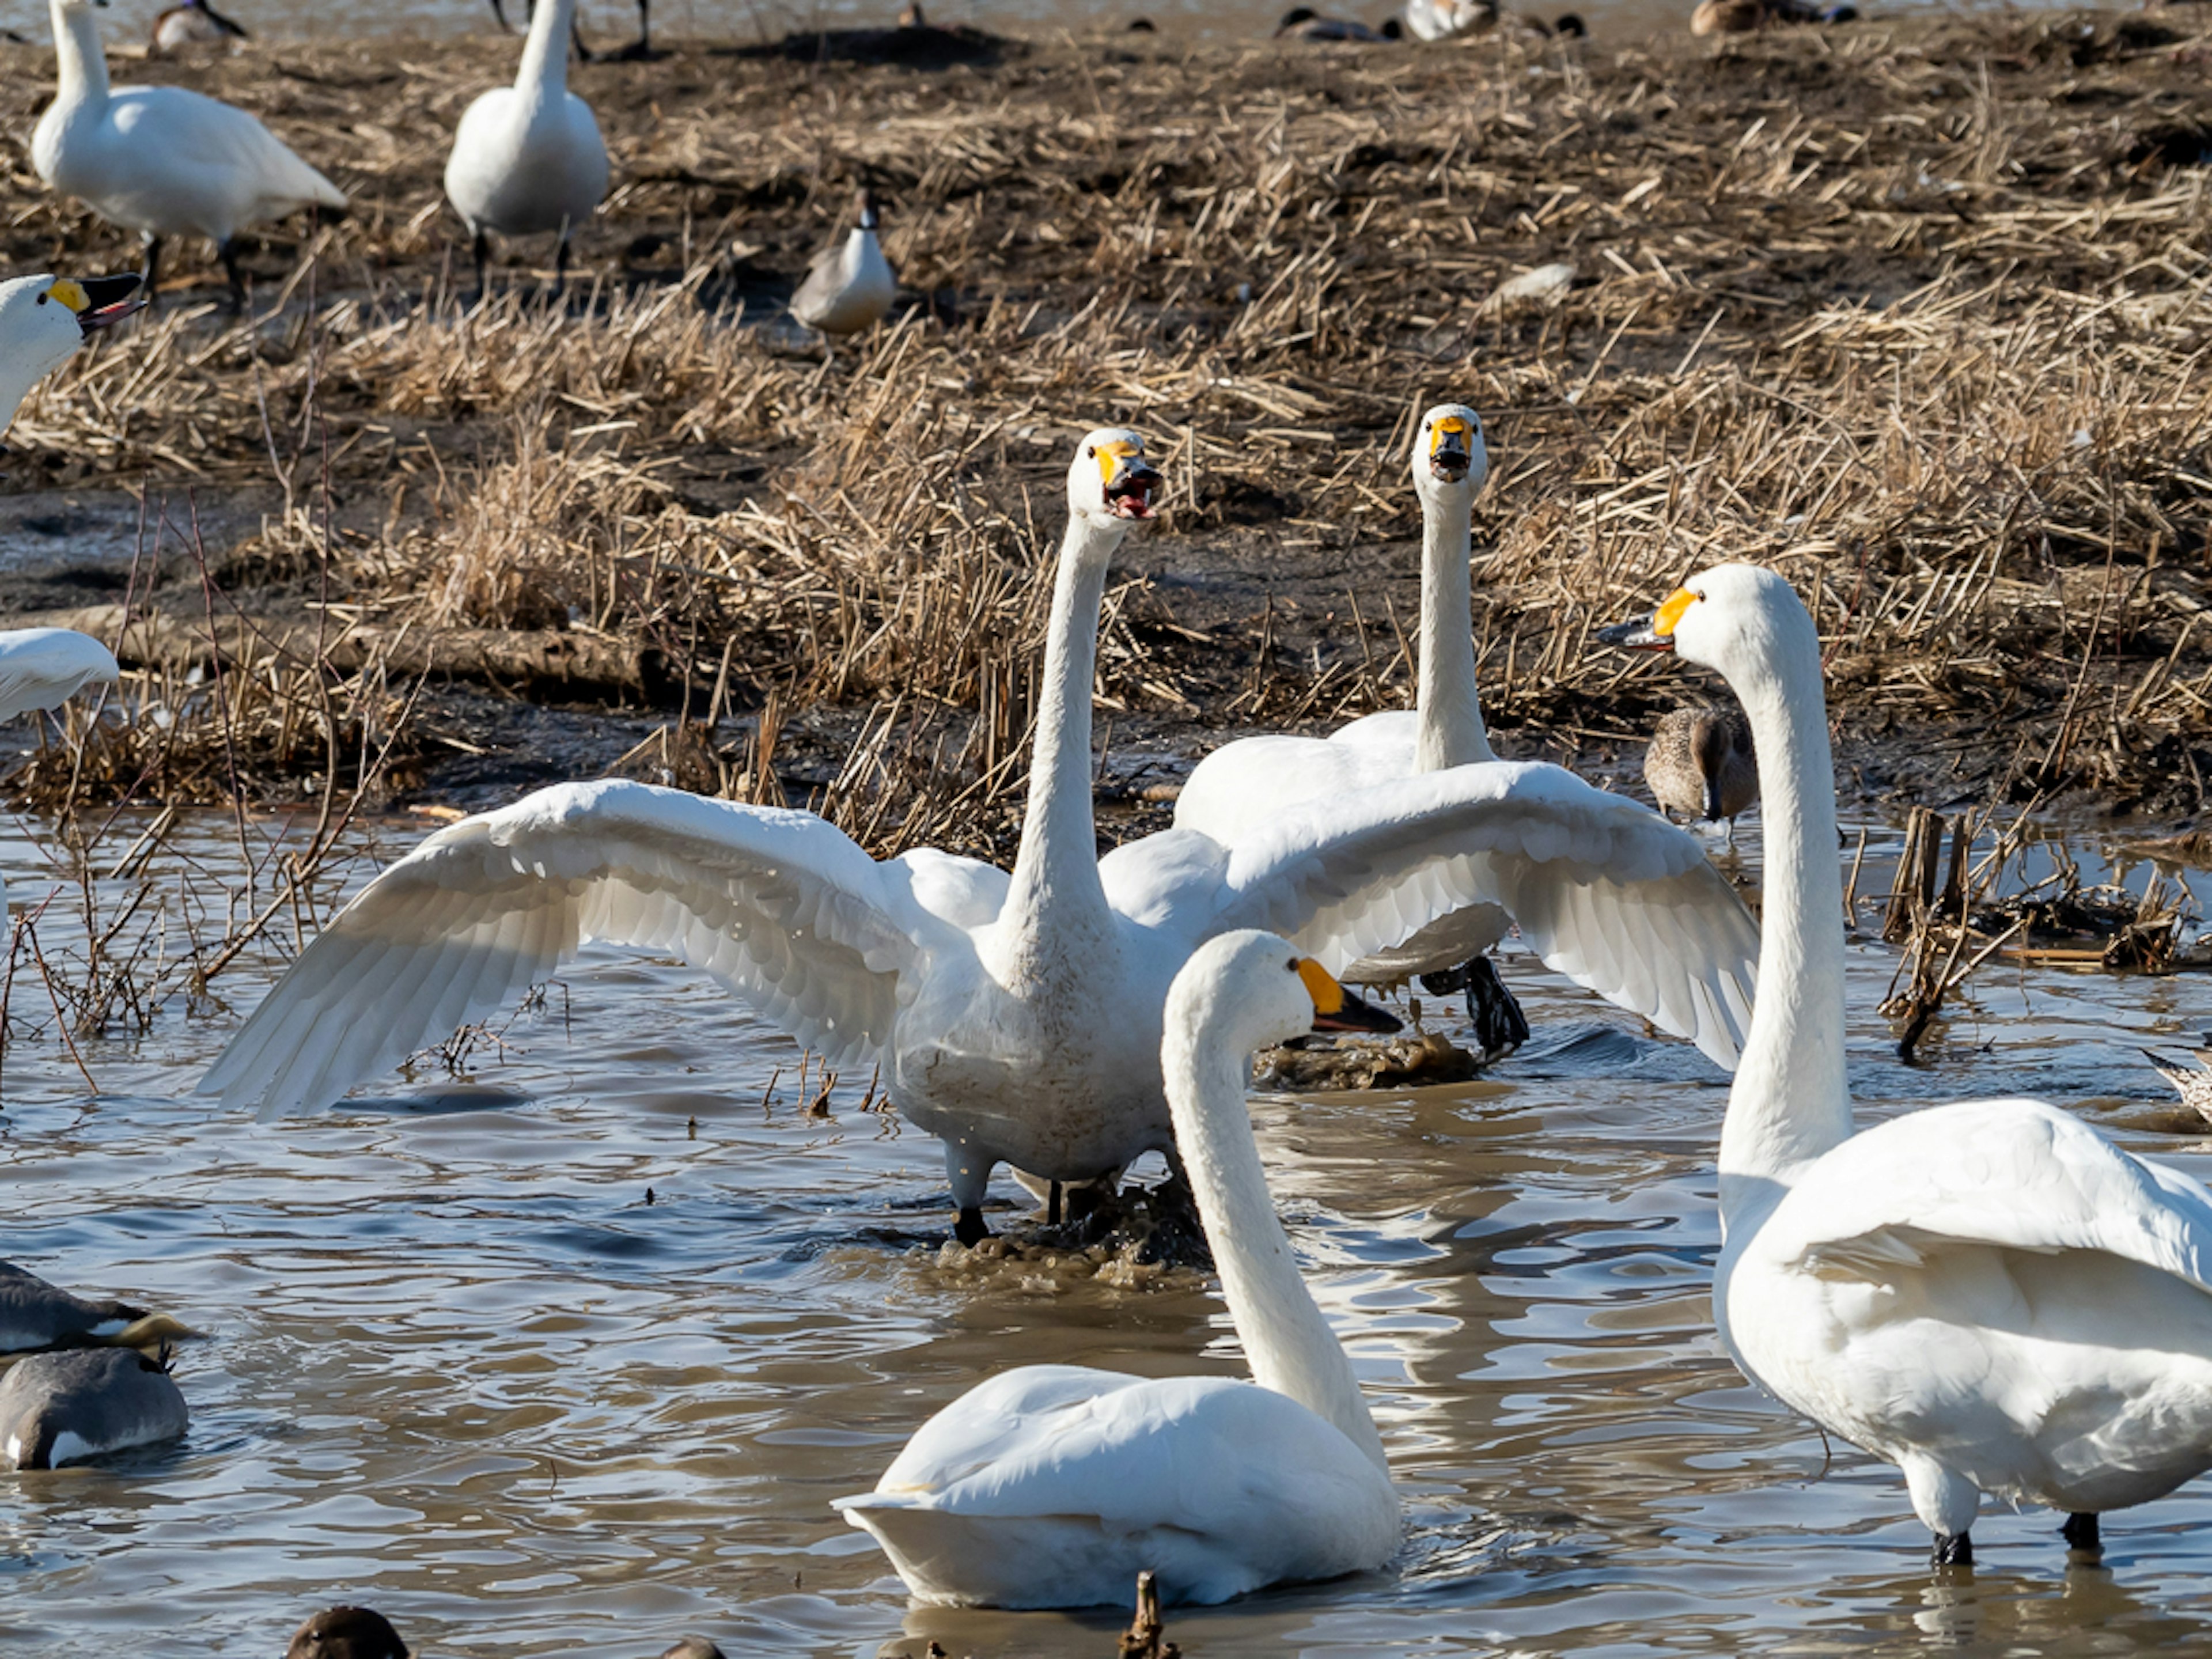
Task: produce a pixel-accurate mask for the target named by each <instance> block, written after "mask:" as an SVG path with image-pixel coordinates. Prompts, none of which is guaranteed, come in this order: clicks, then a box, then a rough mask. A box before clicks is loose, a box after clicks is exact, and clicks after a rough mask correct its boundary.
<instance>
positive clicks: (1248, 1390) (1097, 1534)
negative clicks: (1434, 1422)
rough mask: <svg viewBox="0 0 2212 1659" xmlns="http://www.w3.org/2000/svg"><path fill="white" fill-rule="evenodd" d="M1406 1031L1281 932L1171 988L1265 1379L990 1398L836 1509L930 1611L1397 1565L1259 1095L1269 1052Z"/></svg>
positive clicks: (1214, 1237) (1212, 1205)
mask: <svg viewBox="0 0 2212 1659" xmlns="http://www.w3.org/2000/svg"><path fill="white" fill-rule="evenodd" d="M1396 1024H1397V1022H1396V1021H1395V1020H1393V1019H1390V1018H1389V1017H1388V1016H1387V1015H1384V1016H1379V1017H1378V1016H1377V1015H1376V1011H1374V1010H1372V1009H1369V1008H1367V1007H1366V1006H1364V1004H1361V1003H1358V1002H1357V1001H1355V1000H1352V999H1349V998H1347V997H1346V995H1345V994H1344V993H1343V991H1342V990H1341V989H1340V987H1338V986H1337V984H1336V982H1335V981H1334V980H1332V979H1331V978H1330V977H1329V976H1328V973H1327V971H1326V970H1324V969H1322V966H1321V964H1320V963H1316V962H1315V961H1313V960H1311V959H1310V958H1301V957H1299V955H1298V953H1297V950H1296V949H1295V948H1294V947H1293V946H1292V945H1291V944H1290V943H1289V941H1288V940H1285V939H1278V938H1276V937H1274V936H1273V935H1272V934H1269V933H1257V932H1251V933H1244V932H1240V933H1227V934H1224V935H1223V936H1221V937H1220V938H1218V939H1211V940H1209V941H1208V942H1207V943H1206V944H1205V945H1200V947H1199V949H1198V950H1197V951H1195V952H1194V953H1193V955H1192V956H1191V958H1190V960H1189V961H1188V963H1185V964H1184V965H1183V968H1182V972H1180V973H1179V974H1177V975H1176V977H1175V982H1174V984H1173V985H1172V986H1170V987H1169V990H1168V996H1167V1010H1166V1028H1165V1037H1164V1044H1163V1051H1162V1056H1161V1060H1162V1066H1163V1070H1164V1073H1165V1077H1166V1081H1167V1097H1168V1107H1169V1109H1170V1111H1171V1112H1172V1113H1173V1114H1174V1116H1175V1127H1176V1144H1177V1145H1178V1146H1181V1147H1182V1156H1183V1160H1184V1163H1185V1164H1186V1165H1187V1166H1188V1170H1189V1172H1190V1182H1191V1188H1192V1191H1193V1192H1194V1194H1196V1196H1197V1199H1198V1208H1199V1214H1200V1217H1201V1218H1203V1220H1204V1221H1205V1224H1206V1239H1207V1241H1208V1242H1209V1243H1211V1244H1212V1247H1213V1259H1214V1261H1215V1262H1216V1264H1217V1265H1218V1267H1219V1268H1220V1272H1221V1293H1222V1297H1223V1298H1224V1299H1225V1301H1227V1303H1228V1304H1229V1314H1230V1317H1231V1320H1232V1321H1234V1322H1235V1323H1236V1326H1237V1340H1238V1341H1239V1342H1241V1343H1242V1344H1243V1348H1244V1353H1245V1357H1246V1359H1247V1361H1248V1363H1249V1364H1250V1366H1251V1368H1252V1376H1253V1380H1252V1381H1251V1382H1249V1383H1243V1382H1232V1381H1230V1380H1228V1379H1225V1378H1218V1377H1196V1376H1179V1377H1168V1378H1162V1379H1157V1380H1148V1379H1146V1378H1142V1377H1135V1376H1126V1375H1124V1374H1123V1373H1121V1372H1119V1371H1101V1370H1090V1369H1088V1368H1086V1367H1084V1366H1078V1365H1024V1366H1023V1367H1022V1368H1021V1369H1020V1370H1012V1371H1008V1372H1006V1373H1005V1374H1004V1375H1003V1376H995V1377H993V1378H992V1379H991V1380H990V1381H989V1382H987V1383H983V1384H981V1386H979V1387H977V1388H975V1389H969V1391H968V1392H967V1393H966V1394H964V1395H961V1397H960V1398H959V1399H957V1400H956V1401H953V1402H952V1403H951V1405H950V1406H947V1407H945V1409H944V1410H943V1411H941V1412H939V1413H937V1415H936V1416H934V1417H933V1418H931V1419H929V1421H928V1422H927V1423H926V1424H924V1425H922V1427H921V1431H920V1432H919V1433H917V1434H916V1435H915V1437H914V1438H913V1439H911V1440H909V1441H908V1442H907V1444H906V1449H905V1450H903V1451H902V1452H901V1453H900V1454H899V1455H898V1456H897V1458H896V1460H894V1461H893V1462H892V1464H891V1466H890V1468H888V1469H886V1470H884V1478H883V1480H881V1481H880V1482H878V1485H877V1486H876V1489H875V1491H874V1492H870V1493H868V1494H867V1495H866V1496H865V1497H861V1498H840V1499H838V1500H837V1504H836V1507H837V1508H838V1509H839V1510H842V1511H843V1512H844V1515H845V1518H846V1519H847V1520H848V1521H850V1522H852V1523H853V1524H854V1526H856V1527H863V1528H866V1529H867V1531H868V1532H869V1533H870V1534H872V1535H873V1536H874V1538H875V1540H876V1541H877V1542H878V1543H879V1544H881V1545H882V1546H883V1547H884V1553H885V1554H887V1555H889V1556H890V1559H891V1565H893V1566H895V1567H896V1568H897V1569H898V1574H899V1577H902V1578H903V1579H904V1580H905V1581H906V1587H907V1589H908V1590H909V1591H911V1592H912V1593H913V1595H914V1596H915V1600H917V1601H924V1602H932V1603H935V1604H938V1605H940V1606H944V1605H954V1606H971V1607H972V1606H985V1607H1091V1606H1095V1605H1097V1604H1098V1603H1100V1602H1104V1601H1118V1600H1120V1599H1121V1597H1122V1596H1124V1595H1127V1592H1128V1588H1129V1583H1130V1581H1131V1580H1132V1579H1133V1578H1134V1577H1136V1575H1137V1574H1138V1573H1139V1572H1140V1571H1146V1570H1150V1571H1152V1572H1154V1573H1156V1574H1157V1575H1158V1580H1159V1587H1160V1592H1161V1595H1162V1596H1163V1597H1164V1599H1165V1600H1167V1601H1199V1602H1206V1601H1227V1600H1228V1599H1229V1598H1230V1597H1231V1596H1232V1595H1243V1594H1244V1593H1245V1592H1246V1591H1248V1590H1255V1589H1261V1587H1262V1586H1264V1585H1267V1584H1276V1583H1285V1582H1290V1581H1294V1580H1298V1579H1314V1578H1334V1577H1337V1576H1338V1575H1340V1574H1341V1573H1347V1572H1358V1571H1362V1570H1363V1569H1365V1568H1370V1567H1377V1566H1380V1565H1383V1562H1385V1561H1387V1560H1389V1559H1390V1556H1391V1555H1392V1553H1394V1552H1395V1550H1396V1549H1397V1547H1398V1538H1399V1517H1398V1496H1397V1493H1396V1492H1395V1491H1394V1490H1393V1489H1392V1487H1391V1485H1390V1471H1389V1464H1388V1462H1385V1460H1384V1458H1383V1441H1382V1437H1380V1436H1379V1435H1377V1434H1376V1431H1375V1422H1374V1419H1372V1418H1371V1417H1370V1416H1369V1415H1368V1412H1367V1404H1366V1401H1364V1400H1363V1399H1362V1398H1361V1397H1360V1393H1359V1382H1358V1378H1357V1377H1356V1376H1353V1375H1352V1364H1351V1362H1350V1361H1349V1360H1348V1359H1346V1358H1345V1353H1344V1350H1343V1348H1342V1347H1341V1346H1339V1344H1338V1342H1337V1340H1336V1336H1335V1334H1334V1333H1333V1332H1332V1331H1331V1330H1330V1329H1329V1328H1328V1322H1327V1321H1326V1320H1325V1319H1323V1318H1322V1311H1321V1310H1320V1309H1319V1308H1318V1307H1316V1305H1315V1304H1314V1300H1313V1297H1312V1295H1311V1294H1310V1292H1309V1291H1307V1289H1306V1287H1305V1284H1304V1280H1303V1279H1300V1278H1299V1276H1298V1267H1297V1258H1296V1257H1295V1256H1294V1255H1292V1254H1291V1241H1290V1240H1289V1239H1288V1238H1287V1237H1285V1236H1284V1233H1283V1229H1282V1224H1281V1223H1280V1222H1279V1221H1278V1220H1277V1219H1276V1218H1275V1208H1274V1204H1273V1200H1271V1199H1270V1197H1269V1196H1268V1193H1267V1172H1266V1170H1264V1169H1262V1168H1261V1163H1260V1149H1259V1147H1258V1146H1257V1145H1256V1144H1255V1141H1254V1139H1253V1137H1252V1121H1251V1118H1250V1116H1249V1115H1248V1113H1247V1110H1246V1108H1245V1104H1244V1085H1245V1078H1246V1076H1247V1074H1248V1072H1249V1062H1250V1060H1251V1054H1252V1051H1253V1050H1254V1049H1255V1048H1263V1047H1272V1046H1273V1045H1274V1044H1276V1043H1279V1042H1285V1041H1286V1040H1288V1039H1289V1038H1291V1037H1293V1036H1299V1035H1301V1034H1302V1033H1304V1032H1306V1031H1309V1030H1314V1029H1316V1028H1317V1027H1328V1026H1336V1027H1339V1028H1349V1029H1357V1030H1389V1029H1391V1028H1394V1027H1395V1025H1396Z"/></svg>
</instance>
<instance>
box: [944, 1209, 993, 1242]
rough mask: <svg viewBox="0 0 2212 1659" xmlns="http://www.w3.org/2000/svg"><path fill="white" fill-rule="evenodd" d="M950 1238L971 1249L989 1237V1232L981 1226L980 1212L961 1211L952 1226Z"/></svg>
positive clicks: (978, 1210)
mask: <svg viewBox="0 0 2212 1659" xmlns="http://www.w3.org/2000/svg"><path fill="white" fill-rule="evenodd" d="M952 1236H953V1237H955V1238H957V1239H958V1240H959V1241H960V1242H961V1243H963V1244H965V1245H967V1246H968V1247H969V1249H974V1248H975V1246H976V1245H978V1244H981V1243H982V1242H983V1241H984V1240H985V1239H987V1238H988V1237H990V1236H991V1230H990V1229H989V1228H988V1227H986V1226H985V1225H983V1212H982V1211H981V1210H980V1209H976V1210H963V1211H961V1212H960V1214H959V1216H958V1217H957V1218H956V1219H955V1220H954V1222H953V1224H952Z"/></svg>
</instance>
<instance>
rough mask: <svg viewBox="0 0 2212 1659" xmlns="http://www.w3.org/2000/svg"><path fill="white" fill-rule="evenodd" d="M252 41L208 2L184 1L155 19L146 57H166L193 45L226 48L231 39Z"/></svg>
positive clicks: (242, 30)
mask: <svg viewBox="0 0 2212 1659" xmlns="http://www.w3.org/2000/svg"><path fill="white" fill-rule="evenodd" d="M250 39H252V36H250V35H248V34H247V33H246V31H245V30H244V29H243V28H241V27H240V26H239V25H238V24H236V23H234V22H233V21H231V20H230V19H229V18H228V17H225V16H224V15H222V13H221V12H219V11H217V10H216V9H215V8H214V7H213V6H211V5H210V4H208V0H183V3H182V4H181V5H175V6H171V7H170V8H169V9H167V11H164V12H162V13H161V15H159V16H157V17H156V18H155V20H154V35H153V40H152V44H151V45H149V46H148V47H147V56H148V57H149V58H167V57H171V56H173V55H174V54H175V53H177V52H187V51H190V50H191V48H192V47H194V46H227V45H228V44H229V42H231V41H232V40H250Z"/></svg>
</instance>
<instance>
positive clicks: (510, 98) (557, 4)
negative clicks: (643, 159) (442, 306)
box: [446, 0, 607, 300]
mask: <svg viewBox="0 0 2212 1659" xmlns="http://www.w3.org/2000/svg"><path fill="white" fill-rule="evenodd" d="M574 5H575V0H541V3H540V4H539V5H538V9H537V11H536V13H535V14H533V15H532V17H531V20H530V35H529V38H528V39H527V40H525V41H524V42H523V46H522V67H521V69H520V70H519V71H518V72H517V73H516V75H515V77H514V84H513V86H511V87H495V88H493V89H492V90H491V91H489V92H487V93H485V94H483V95H482V96H481V97H479V98H477V100H476V101H475V102H474V103H472V104H471V105H470V106H468V108H467V110H465V112H463V113H462V116H461V125H460V126H459V129H458V130H457V131H455V132H454V134H453V153H452V155H449V156H448V157H447V161H446V195H447V199H448V200H450V201H451V202H452V203H453V207H454V210H456V211H457V212H459V215H460V216H461V220H462V222H464V223H465V224H466V225H467V226H468V228H469V237H470V240H471V246H472V251H473V252H474V253H475V255H476V264H477V299H479V300H481V299H483V295H484V262H485V259H486V258H487V257H488V255H489V252H490V247H489V242H490V233H491V232H493V231H497V232H498V233H499V234H501V235H502V236H534V235H542V234H545V233H547V232H549V231H557V232H559V233H560V237H561V240H560V244H559V246H557V247H556V249H555V250H554V254H553V291H554V292H555V293H556V294H558V293H559V292H560V291H561V285H562V279H563V278H564V277H565V276H567V274H568V239H569V237H570V236H571V235H572V234H574V231H575V228H576V227H577V226H578V225H580V224H581V223H583V222H584V221H585V220H586V219H588V218H590V217H591V216H592V214H593V213H595V212H597V211H598V210H599V204H600V203H601V202H602V201H603V200H605V197H606V193H607V147H606V143H605V141H604V140H603V139H601V138H600V137H599V118H597V117H596V116H594V115H593V114H592V106H590V105H589V104H587V103H586V102H585V101H584V100H582V99H580V98H579V97H577V96H576V94H574V93H573V92H571V91H569V90H568V50H567V48H566V47H565V46H561V45H560V44H558V43H559V42H561V41H562V40H566V39H567V38H568V24H569V21H570V18H571V15H572V13H573V10H574Z"/></svg>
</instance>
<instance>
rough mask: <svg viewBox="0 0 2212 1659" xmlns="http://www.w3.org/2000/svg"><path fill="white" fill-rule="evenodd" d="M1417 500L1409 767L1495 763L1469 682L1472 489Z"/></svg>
mask: <svg viewBox="0 0 2212 1659" xmlns="http://www.w3.org/2000/svg"><path fill="white" fill-rule="evenodd" d="M1419 493H1420V497H1421V661H1420V668H1419V682H1418V684H1419V694H1418V696H1417V698H1416V700H1415V707H1416V708H1419V711H1420V714H1419V726H1418V728H1417V732H1418V734H1417V735H1416V737H1415V738H1414V740H1413V769H1414V770H1415V771H1417V772H1440V771H1442V770H1443V769H1444V768H1446V767H1448V766H1466V765H1469V764H1471V763H1474V762H1475V761H1494V760H1496V759H1497V758H1498V755H1497V752H1496V751H1495V750H1492V748H1491V746H1490V732H1489V731H1488V729H1487V728H1486V727H1485V726H1484V725H1483V723H1482V699H1481V697H1480V696H1479V695H1477V693H1476V690H1475V684H1474V635H1473V633H1472V632H1470V631H1469V623H1468V613H1469V611H1470V610H1471V608H1472V601H1473V598H1474V590H1473V586H1472V583H1471V580H1470V579H1469V577H1468V552H1469V550H1470V548H1471V546H1472V544H1473V540H1474V531H1473V524H1472V514H1473V512H1474V488H1473V486H1472V485H1471V484H1470V485H1462V486H1458V487H1455V486H1452V485H1449V484H1439V485H1437V486H1436V487H1434V488H1432V489H1424V490H1422V491H1420V492H1419Z"/></svg>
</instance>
